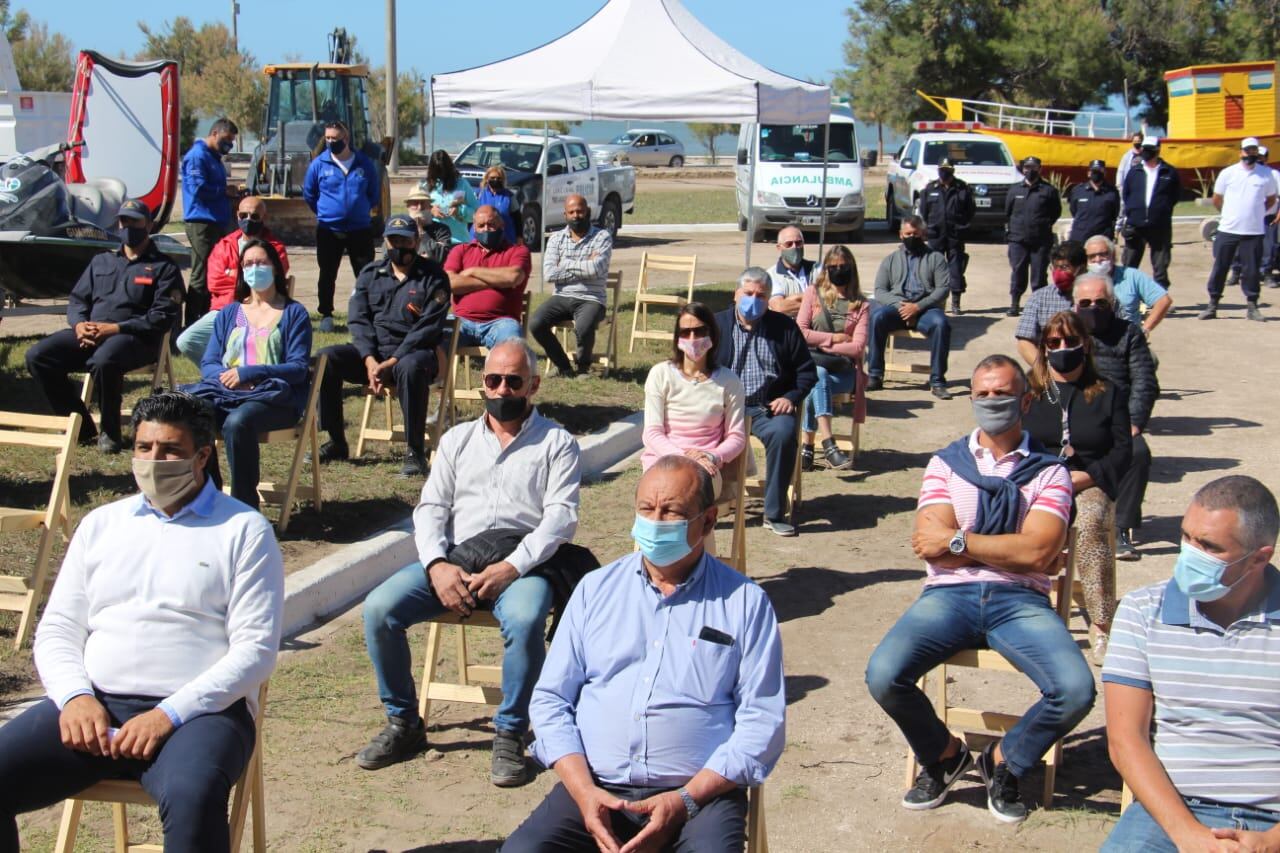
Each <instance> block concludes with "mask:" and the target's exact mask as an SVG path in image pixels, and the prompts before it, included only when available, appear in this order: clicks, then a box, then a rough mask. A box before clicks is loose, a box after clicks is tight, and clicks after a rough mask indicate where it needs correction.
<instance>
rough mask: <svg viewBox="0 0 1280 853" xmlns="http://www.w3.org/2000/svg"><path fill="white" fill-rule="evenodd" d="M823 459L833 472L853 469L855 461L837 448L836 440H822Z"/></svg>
mask: <svg viewBox="0 0 1280 853" xmlns="http://www.w3.org/2000/svg"><path fill="white" fill-rule="evenodd" d="M822 458H823V459H825V460H826V462H827V467H828V468H830V469H831V470H832V471H844V470H846V469H848V468H852V467H853V459H852V458H850V456H849V454H847V453H845V452H844V451H843V450H841V449H840V448H839V447H837V446H836V440H835V439H834V438H824V439H823V440H822Z"/></svg>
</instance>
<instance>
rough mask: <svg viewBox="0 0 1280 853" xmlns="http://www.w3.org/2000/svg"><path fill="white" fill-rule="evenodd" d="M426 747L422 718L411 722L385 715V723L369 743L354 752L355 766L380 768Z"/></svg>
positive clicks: (369, 768)
mask: <svg viewBox="0 0 1280 853" xmlns="http://www.w3.org/2000/svg"><path fill="white" fill-rule="evenodd" d="M426 748H427V727H426V726H424V725H423V724H422V719H421V718H419V719H417V720H414V721H413V722H412V723H411V722H409V721H408V720H405V719H403V718H401V717H387V725H386V727H385V728H383V730H382V731H380V732H378V733H377V734H376V735H374V736H373V740H371V741H369V745H368V746H366V747H365V748H364V749H362V750H360V751H359V752H357V753H356V766H357V767H360V768H362V769H364V770H380V769H381V768H383V767H386V766H387V765H389V764H395V763H396V762H397V761H404V760H405V759H406V758H412V757H413V756H415V755H417V754H418V753H419V752H422V750H424V749H426Z"/></svg>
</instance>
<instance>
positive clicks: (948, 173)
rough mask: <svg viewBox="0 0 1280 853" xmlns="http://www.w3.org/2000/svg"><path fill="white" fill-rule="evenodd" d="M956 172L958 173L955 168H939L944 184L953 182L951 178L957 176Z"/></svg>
mask: <svg viewBox="0 0 1280 853" xmlns="http://www.w3.org/2000/svg"><path fill="white" fill-rule="evenodd" d="M955 174H956V173H955V171H954V170H953V169H939V170H938V177H939V178H941V179H942V182H943V183H944V184H948V183H951V179H952V178H953V177H955Z"/></svg>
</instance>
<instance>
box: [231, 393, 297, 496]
mask: <svg viewBox="0 0 1280 853" xmlns="http://www.w3.org/2000/svg"><path fill="white" fill-rule="evenodd" d="M214 417H216V418H217V421H218V429H219V431H221V432H222V442H223V445H224V446H225V447H226V449H227V467H228V468H229V469H231V497H233V498H235V499H236V500H238V501H240V502H241V503H246V504H248V505H249V506H251V507H253V508H254V509H257V508H258V480H259V472H258V458H259V456H260V453H259V447H260V445H259V444H258V434H259V433H264V432H269V431H271V430H273V429H288V428H289V427H291V426H295V425H296V424H297V423H298V421H299V420H300V418H301V416H300V415H299V414H298V413H297V412H295V411H294V410H293V407H292V406H272V405H270V404H268V403H259V402H247V403H241V404H240V405H239V406H236V407H235V408H234V409H221V408H217V407H215V409H214Z"/></svg>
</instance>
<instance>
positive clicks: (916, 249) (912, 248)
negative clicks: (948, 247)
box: [902, 237, 924, 255]
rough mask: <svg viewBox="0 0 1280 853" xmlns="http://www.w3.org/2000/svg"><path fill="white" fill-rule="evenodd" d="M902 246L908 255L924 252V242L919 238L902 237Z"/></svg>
mask: <svg viewBox="0 0 1280 853" xmlns="http://www.w3.org/2000/svg"><path fill="white" fill-rule="evenodd" d="M902 245H903V248H905V249H906V250H907V254H908V255H919V254H920V253H922V252H923V251H924V240H923V238H920V237H903V238H902Z"/></svg>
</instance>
